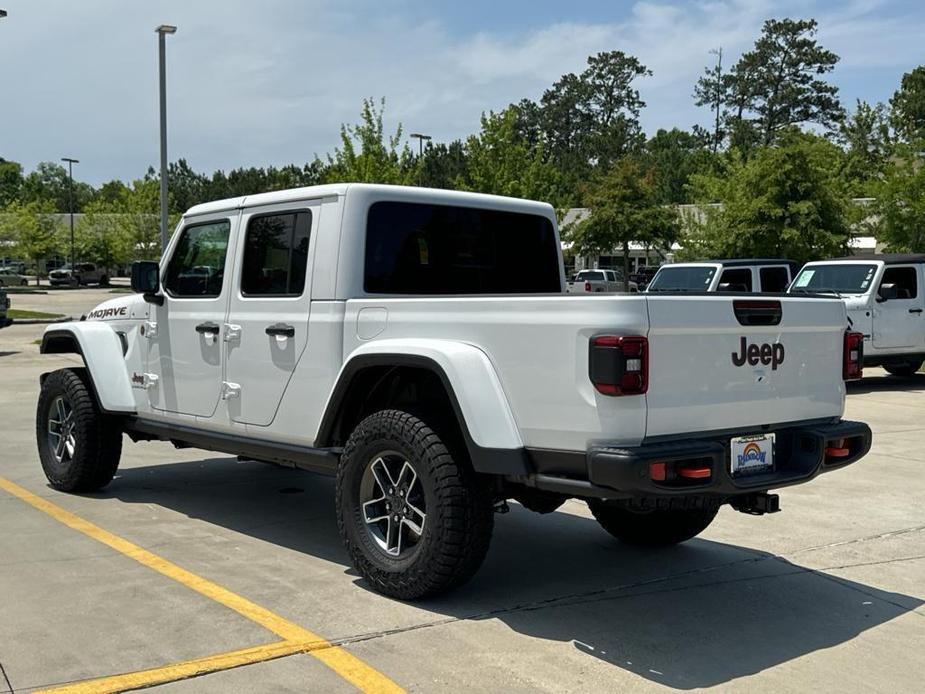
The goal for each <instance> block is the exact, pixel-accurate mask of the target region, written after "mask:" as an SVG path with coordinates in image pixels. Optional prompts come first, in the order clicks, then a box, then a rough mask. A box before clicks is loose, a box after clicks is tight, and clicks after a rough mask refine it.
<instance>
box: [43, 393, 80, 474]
mask: <svg viewBox="0 0 925 694" xmlns="http://www.w3.org/2000/svg"><path fill="white" fill-rule="evenodd" d="M75 423H76V422H75V419H74V408H73V407H71V403H70V401H69V400H68V399H67V398H66V397H64V396H63V395H59V396H58V397H56V398H55V399H54V400H52V402H51V406H50V407H49V408H48V444H49V447H50V448H51V453H52V455H53V456H54V458H55V461H56V462H58V463H69V462H70V461H71V460H73V459H74V452H75V451H76V450H77V439H76V436H75V434H74V428H75Z"/></svg>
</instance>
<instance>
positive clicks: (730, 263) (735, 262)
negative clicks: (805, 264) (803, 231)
mask: <svg viewBox="0 0 925 694" xmlns="http://www.w3.org/2000/svg"><path fill="white" fill-rule="evenodd" d="M673 265H675V266H676V265H722V266H723V267H744V266H752V265H790V266H794V265H799V263H798V262H797V261H795V260H788V259H787V258H715V259H712V260H692V261H690V262H685V263H669V264H667V265H664V266H663V267H672V266H673Z"/></svg>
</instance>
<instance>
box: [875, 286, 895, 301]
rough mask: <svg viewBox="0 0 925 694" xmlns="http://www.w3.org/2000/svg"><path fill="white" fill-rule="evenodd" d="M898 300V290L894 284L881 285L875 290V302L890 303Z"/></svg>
mask: <svg viewBox="0 0 925 694" xmlns="http://www.w3.org/2000/svg"><path fill="white" fill-rule="evenodd" d="M898 298H899V290H898V289H897V288H896V285H895V284H881V285H880V289H878V290H877V301H879V302H881V303H882V302H884V301H891V300H894V299H898Z"/></svg>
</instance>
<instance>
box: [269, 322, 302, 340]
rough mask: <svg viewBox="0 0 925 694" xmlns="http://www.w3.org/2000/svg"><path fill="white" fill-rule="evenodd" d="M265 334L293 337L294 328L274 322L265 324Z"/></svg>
mask: <svg viewBox="0 0 925 694" xmlns="http://www.w3.org/2000/svg"><path fill="white" fill-rule="evenodd" d="M266 332H267V335H277V336H281V337H295V328H293V327H292V326H291V325H286V324H285V323H274V324H273V325H270V326H267V330H266Z"/></svg>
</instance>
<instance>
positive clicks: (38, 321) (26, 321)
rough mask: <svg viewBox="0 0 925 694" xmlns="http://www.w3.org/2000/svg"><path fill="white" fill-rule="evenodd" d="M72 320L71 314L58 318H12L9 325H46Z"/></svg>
mask: <svg viewBox="0 0 925 694" xmlns="http://www.w3.org/2000/svg"><path fill="white" fill-rule="evenodd" d="M72 320H74V318H73V317H71V316H61V317H60V318H13V319H12V321H13V322H12V323H10V325H46V324H51V323H70V322H71V321H72ZM8 327H9V326H8Z"/></svg>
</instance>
